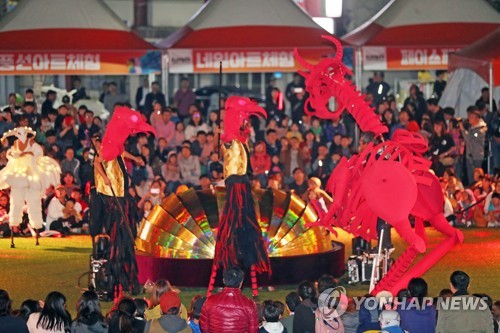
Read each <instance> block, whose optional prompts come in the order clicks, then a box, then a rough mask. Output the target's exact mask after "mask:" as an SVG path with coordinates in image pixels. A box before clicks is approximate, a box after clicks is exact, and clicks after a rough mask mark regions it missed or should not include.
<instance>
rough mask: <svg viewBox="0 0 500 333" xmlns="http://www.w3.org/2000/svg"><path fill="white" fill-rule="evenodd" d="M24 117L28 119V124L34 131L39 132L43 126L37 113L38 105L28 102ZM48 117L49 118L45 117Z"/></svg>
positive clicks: (25, 104)
mask: <svg viewBox="0 0 500 333" xmlns="http://www.w3.org/2000/svg"><path fill="white" fill-rule="evenodd" d="M23 112H24V115H25V116H26V117H27V118H28V124H29V126H30V127H31V128H33V129H34V130H37V129H38V128H39V127H40V124H41V122H42V121H41V117H40V115H39V114H37V113H36V104H35V103H33V102H26V103H24V105H23ZM45 117H47V116H45Z"/></svg>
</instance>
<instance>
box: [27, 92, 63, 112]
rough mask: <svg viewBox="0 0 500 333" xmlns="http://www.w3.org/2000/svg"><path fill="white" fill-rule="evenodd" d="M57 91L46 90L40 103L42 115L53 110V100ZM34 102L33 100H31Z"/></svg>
mask: <svg viewBox="0 0 500 333" xmlns="http://www.w3.org/2000/svg"><path fill="white" fill-rule="evenodd" d="M56 97H57V93H56V92H55V91H54V90H49V91H47V95H46V98H45V101H44V102H43V104H42V116H47V115H48V114H49V112H50V111H51V110H54V102H55V100H56ZM31 102H32V103H34V102H35V101H34V100H33V101H31Z"/></svg>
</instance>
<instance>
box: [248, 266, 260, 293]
mask: <svg viewBox="0 0 500 333" xmlns="http://www.w3.org/2000/svg"><path fill="white" fill-rule="evenodd" d="M250 282H251V283H252V296H253V297H258V296H259V287H258V286H257V272H256V271H255V265H252V267H250Z"/></svg>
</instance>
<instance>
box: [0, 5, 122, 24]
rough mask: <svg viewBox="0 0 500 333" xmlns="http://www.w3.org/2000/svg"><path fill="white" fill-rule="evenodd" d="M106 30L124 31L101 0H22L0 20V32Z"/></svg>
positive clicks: (117, 19) (120, 22)
mask: <svg viewBox="0 0 500 333" xmlns="http://www.w3.org/2000/svg"><path fill="white" fill-rule="evenodd" d="M67 27H71V28H74V29H107V30H121V31H128V30H129V29H128V28H127V26H126V25H125V24H124V23H123V22H122V20H121V19H120V18H119V17H118V16H117V15H116V14H115V13H114V12H113V11H112V10H111V9H110V8H109V7H108V6H107V5H106V4H105V3H104V2H103V1H102V0H35V1H33V0H25V1H20V2H19V5H18V6H17V7H16V9H15V10H14V11H13V12H12V14H9V15H7V16H6V17H5V18H4V19H2V21H0V32H5V31H20V30H32V29H57V28H67Z"/></svg>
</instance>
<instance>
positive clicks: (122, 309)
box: [108, 297, 146, 333]
mask: <svg viewBox="0 0 500 333" xmlns="http://www.w3.org/2000/svg"><path fill="white" fill-rule="evenodd" d="M136 311H137V306H136V305H135V302H134V300H133V299H131V298H128V297H124V298H122V299H121V300H120V302H119V303H118V307H117V308H116V310H115V311H114V312H112V314H111V317H110V320H109V327H108V332H109V333H122V332H129V333H143V332H144V327H145V326H146V323H145V322H144V320H138V319H136V318H135V312H136Z"/></svg>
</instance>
